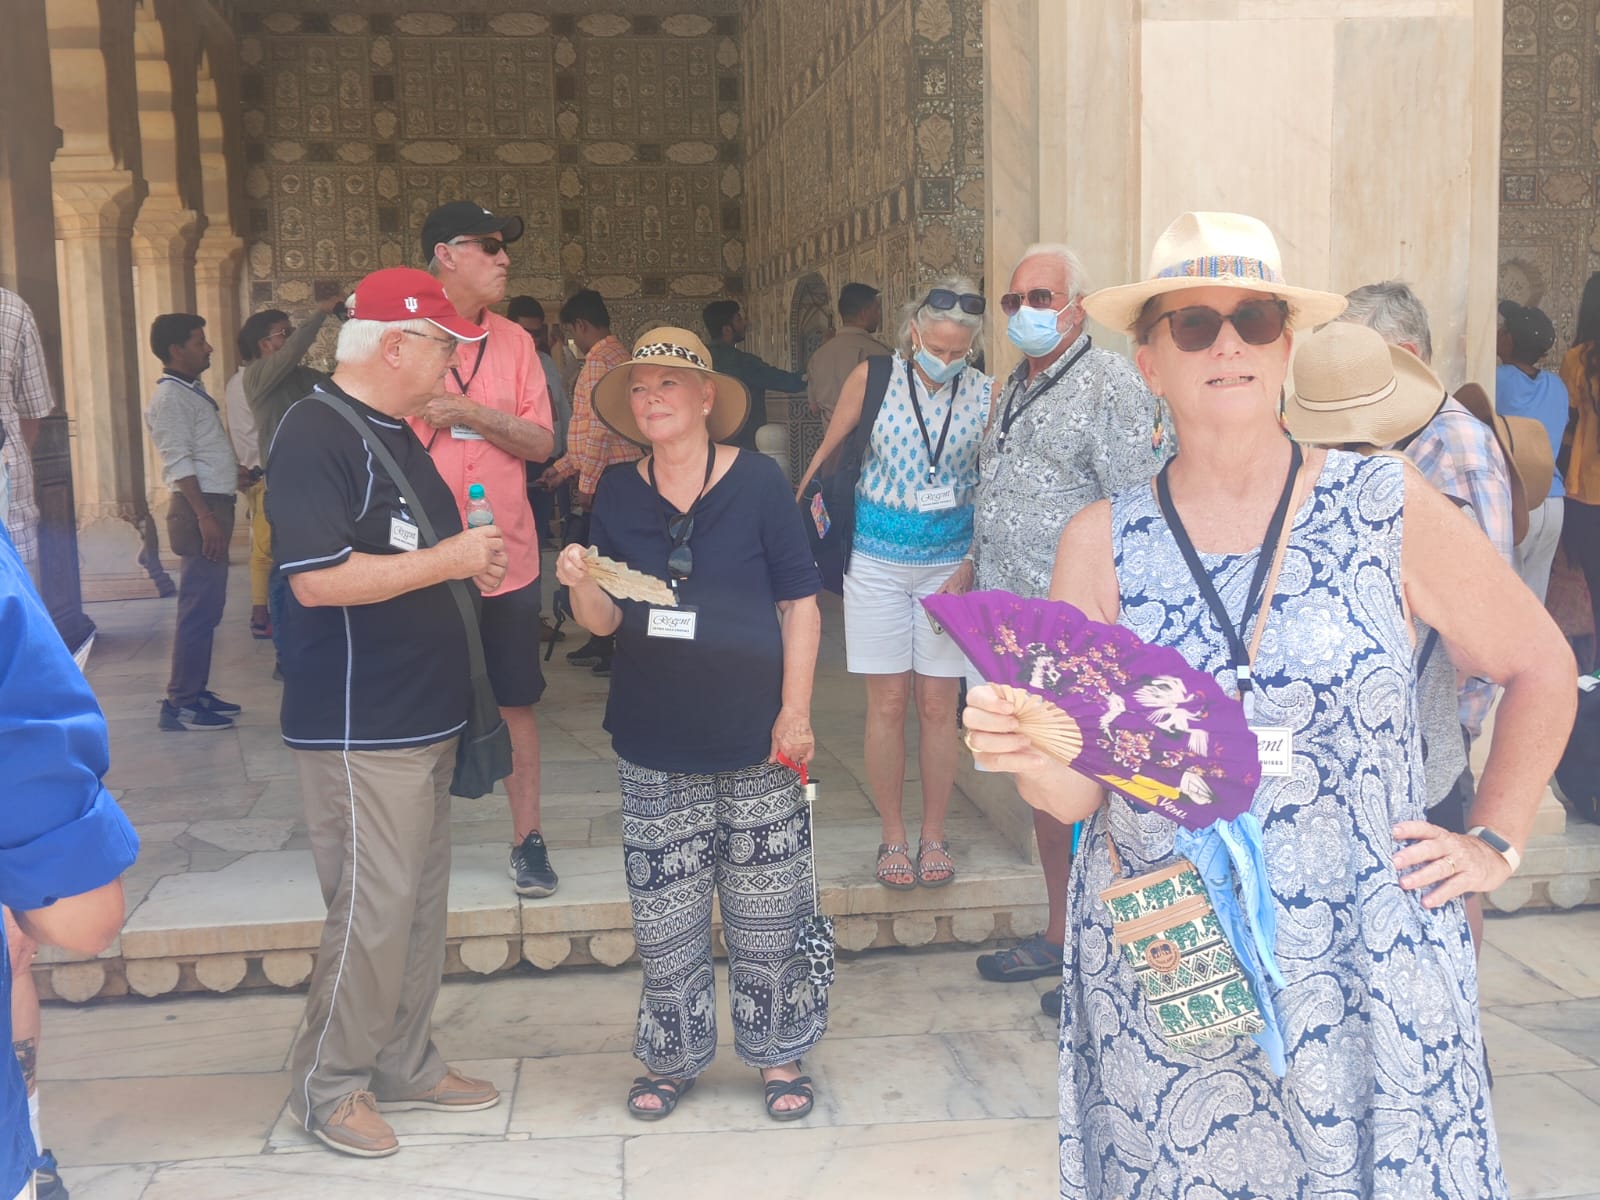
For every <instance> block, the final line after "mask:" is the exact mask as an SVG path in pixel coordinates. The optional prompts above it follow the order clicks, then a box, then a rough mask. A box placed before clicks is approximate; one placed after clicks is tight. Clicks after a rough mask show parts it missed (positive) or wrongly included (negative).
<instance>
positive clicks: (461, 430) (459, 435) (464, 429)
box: [450, 425, 484, 442]
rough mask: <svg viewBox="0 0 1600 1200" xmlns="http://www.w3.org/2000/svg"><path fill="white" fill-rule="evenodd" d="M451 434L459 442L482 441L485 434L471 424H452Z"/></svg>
mask: <svg viewBox="0 0 1600 1200" xmlns="http://www.w3.org/2000/svg"><path fill="white" fill-rule="evenodd" d="M450 436H451V437H453V438H455V440H456V441H458V442H481V441H483V440H484V439H483V434H481V433H479V432H478V431H477V430H476V429H474V428H473V427H472V426H471V425H452V426H450Z"/></svg>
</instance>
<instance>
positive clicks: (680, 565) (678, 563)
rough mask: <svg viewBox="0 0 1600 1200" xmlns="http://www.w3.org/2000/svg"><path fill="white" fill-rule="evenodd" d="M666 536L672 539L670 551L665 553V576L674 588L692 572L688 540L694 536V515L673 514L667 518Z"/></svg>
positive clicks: (692, 554) (692, 563)
mask: <svg viewBox="0 0 1600 1200" xmlns="http://www.w3.org/2000/svg"><path fill="white" fill-rule="evenodd" d="M667 536H668V537H669V538H671V539H672V549H671V550H669V551H667V574H668V575H670V576H672V585H673V586H674V587H676V586H677V585H678V584H680V583H682V582H683V581H684V580H686V579H688V578H689V576H690V574H691V573H692V572H693V571H694V551H692V550H690V549H689V539H690V538H691V537H693V536H694V513H692V512H686V513H673V514H672V516H670V517H668V518H667Z"/></svg>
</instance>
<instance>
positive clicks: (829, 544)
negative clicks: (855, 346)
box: [800, 354, 894, 595]
mask: <svg viewBox="0 0 1600 1200" xmlns="http://www.w3.org/2000/svg"><path fill="white" fill-rule="evenodd" d="M893 373H894V359H893V358H892V357H890V356H888V355H882V354H879V355H874V356H873V357H872V358H869V359H867V390H866V393H865V395H863V397H862V399H861V419H860V420H859V421H857V422H856V427H855V428H854V429H852V430H851V431H850V436H849V437H848V438H846V439H845V443H844V451H843V453H842V454H841V455H840V457H839V467H838V469H837V470H835V471H832V472H830V473H829V474H828V475H826V476H825V477H823V478H821V479H813V480H812V481H811V482H810V483H808V484H807V485H806V489H805V491H804V492H803V493H802V494H801V497H800V502H801V504H802V506H803V507H805V508H806V510H807V511H806V535H807V537H808V538H809V539H810V542H811V556H812V558H814V559H815V560H816V563H817V569H818V570H819V571H820V572H822V585H823V586H824V587H825V588H827V589H828V590H829V591H830V592H833V593H835V594H836V595H842V594H843V593H844V573H845V572H846V571H848V570H849V569H850V551H851V549H852V548H853V546H854V544H855V537H856V484H857V482H859V481H860V479H861V466H862V463H864V462H865V461H866V457H867V449H868V447H870V446H871V445H872V427H873V426H874V425H876V424H877V423H878V413H879V412H880V411H881V410H882V408H883V398H884V396H885V395H887V394H888V391H889V380H890V378H891V377H892V375H893Z"/></svg>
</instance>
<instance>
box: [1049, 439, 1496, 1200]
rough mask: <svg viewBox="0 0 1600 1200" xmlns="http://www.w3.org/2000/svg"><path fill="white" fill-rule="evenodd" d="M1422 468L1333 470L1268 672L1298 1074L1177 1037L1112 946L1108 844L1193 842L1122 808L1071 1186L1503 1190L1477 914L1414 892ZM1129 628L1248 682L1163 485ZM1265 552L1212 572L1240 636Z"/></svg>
mask: <svg viewBox="0 0 1600 1200" xmlns="http://www.w3.org/2000/svg"><path fill="white" fill-rule="evenodd" d="M1403 501H1404V482H1403V471H1402V464H1401V463H1399V462H1397V461H1395V460H1393V459H1389V458H1381V457H1380V458H1370V459H1363V458H1359V457H1356V456H1354V455H1350V454H1344V453H1338V452H1332V453H1330V454H1329V455H1328V458H1327V462H1326V465H1325V466H1324V468H1323V470H1322V475H1321V478H1320V479H1319V480H1318V482H1317V485H1316V488H1315V490H1314V491H1313V493H1312V494H1311V495H1310V496H1309V497H1308V498H1307V500H1306V501H1305V503H1304V504H1303V505H1302V507H1301V508H1300V510H1299V511H1298V513H1297V514H1296V516H1295V520H1294V523H1293V527H1292V534H1291V538H1290V542H1289V547H1288V551H1287V553H1286V555H1285V559H1284V564H1283V568H1282V572H1281V574H1280V576H1279V578H1278V583H1277V589H1276V593H1275V596H1274V599H1273V602H1272V614H1271V618H1270V620H1269V622H1268V625H1267V628H1266V631H1265V634H1264V636H1263V638H1262V642H1261V647H1260V651H1259V653H1258V655H1257V659H1256V664H1255V677H1256V683H1257V687H1258V689H1259V691H1258V694H1257V719H1258V720H1259V721H1260V722H1261V723H1262V724H1267V725H1283V726H1288V727H1290V728H1291V729H1293V730H1294V733H1295V737H1294V752H1295V759H1294V773H1293V775H1292V776H1290V777H1286V778H1281V779H1267V780H1265V781H1264V782H1263V783H1262V785H1261V788H1260V790H1259V791H1258V792H1257V793H1256V798H1255V802H1254V804H1253V806H1252V811H1253V812H1254V813H1255V815H1256V816H1257V817H1259V818H1260V820H1261V822H1262V824H1263V826H1264V831H1265V836H1264V845H1265V851H1266V854H1265V857H1266V863H1267V871H1268V875H1269V877H1270V881H1271V887H1272V893H1273V898H1274V900H1275V902H1276V908H1277V919H1278V939H1277V957H1278V964H1279V966H1280V967H1281V968H1282V970H1283V974H1284V976H1285V979H1286V981H1287V986H1286V987H1284V988H1283V989H1282V990H1281V991H1279V992H1277V994H1276V1001H1277V1009H1278V1014H1279V1017H1280V1020H1281V1022H1282V1025H1283V1033H1284V1041H1285V1043H1286V1045H1287V1048H1288V1074H1287V1075H1286V1076H1285V1077H1284V1078H1282V1079H1279V1078H1277V1077H1276V1076H1275V1075H1274V1074H1273V1073H1272V1071H1271V1070H1270V1068H1269V1067H1268V1065H1267V1060H1266V1057H1265V1056H1264V1055H1263V1053H1262V1052H1261V1051H1260V1049H1258V1048H1257V1046H1256V1044H1255V1042H1254V1041H1252V1040H1249V1039H1240V1040H1237V1041H1232V1040H1230V1041H1223V1042H1218V1043H1216V1044H1215V1046H1214V1048H1213V1047H1207V1048H1206V1049H1204V1050H1203V1051H1201V1052H1199V1053H1195V1054H1186V1053H1182V1052H1180V1051H1175V1050H1173V1049H1172V1048H1170V1047H1169V1046H1168V1045H1167V1044H1166V1043H1165V1042H1163V1041H1162V1040H1161V1037H1160V1035H1159V1033H1158V1032H1157V1030H1156V1027H1155V1024H1154V1022H1152V1021H1151V1019H1150V1016H1149V1014H1148V1012H1147V1010H1146V1007H1145V1004H1144V1001H1143V999H1142V998H1141V994H1140V992H1139V991H1138V986H1137V984H1136V983H1135V982H1134V977H1133V972H1132V970H1131V968H1130V967H1129V966H1128V965H1127V962H1126V960H1125V959H1124V958H1123V956H1122V954H1121V952H1120V951H1119V950H1118V949H1117V947H1116V945H1115V943H1114V942H1113V940H1112V936H1111V921H1110V917H1109V914H1108V913H1107V911H1106V907H1105V905H1104V904H1103V903H1102V902H1101V901H1100V899H1099V892H1100V891H1101V890H1102V889H1103V888H1105V887H1107V886H1108V885H1109V884H1110V882H1111V865H1110V860H1109V858H1108V855H1107V851H1106V836H1107V832H1108V827H1109V830H1110V831H1111V832H1113V833H1114V834H1115V837H1116V843H1117V848H1118V850H1119V851H1120V852H1121V854H1122V857H1123V859H1124V862H1125V870H1127V871H1129V872H1141V871H1145V870H1149V869H1152V868H1154V867H1156V866H1159V865H1162V864H1164V863H1167V862H1169V861H1170V860H1171V858H1172V854H1173V826H1171V825H1170V824H1169V823H1168V822H1167V821H1165V820H1164V819H1163V818H1161V817H1158V816H1154V815H1151V814H1149V813H1147V812H1135V811H1134V810H1133V808H1132V807H1130V806H1129V804H1128V803H1126V802H1125V801H1123V800H1121V799H1119V798H1114V799H1112V800H1111V801H1110V803H1109V804H1108V805H1107V806H1106V807H1105V808H1102V809H1101V810H1100V811H1099V812H1097V813H1096V814H1095V816H1094V817H1093V819H1092V820H1091V821H1090V823H1089V824H1088V826H1087V828H1086V831H1085V838H1084V845H1083V847H1082V850H1081V853H1080V855H1079V857H1078V859H1077V861H1076V862H1075V864H1074V869H1073V873H1072V882H1071V889H1070V900H1069V905H1070V907H1069V911H1068V925H1067V941H1066V967H1065V980H1066V1000H1067V1003H1066V1004H1065V1006H1064V1012H1063V1016H1062V1044H1061V1195H1062V1196H1063V1197H1074V1198H1076V1197H1108V1198H1109V1197H1116V1198H1118V1200H1157V1198H1158V1197H1159V1198H1160V1200H1173V1198H1178V1200H1223V1198H1224V1197H1226V1198H1230V1200H1231V1198H1234V1197H1239V1198H1243V1197H1251V1198H1252V1200H1253V1198H1256V1197H1303V1198H1308V1200H1309V1198H1316V1200H1332V1198H1335V1197H1337V1198H1339V1200H1369V1198H1373V1197H1379V1198H1384V1200H1402V1198H1403V1200H1424V1198H1426V1200H1435V1198H1440V1197H1442V1198H1445V1200H1458V1198H1459V1200H1483V1198H1484V1197H1490V1198H1503V1197H1505V1196H1506V1194H1507V1193H1506V1183H1505V1178H1504V1174H1503V1172H1502V1170H1501V1166H1500V1155H1499V1151H1498V1148H1497V1146H1496V1142H1495V1134H1494V1122H1493V1117H1492V1113H1491V1110H1490V1104H1489V1089H1488V1081H1487V1078H1486V1074H1485V1068H1484V1058H1483V1036H1482V1032H1481V1029H1480V1027H1479V1022H1478V980H1477V970H1476V966H1475V964H1474V960H1473V952H1472V943H1471V939H1470V937H1469V935H1468V931H1467V922H1466V917H1465V913H1464V910H1463V907H1462V905H1461V904H1460V902H1459V901H1458V902H1454V903H1451V904H1448V905H1446V906H1444V907H1443V908H1441V909H1439V910H1436V911H1429V910H1427V909H1424V908H1423V907H1422V904H1421V901H1420V899H1419V897H1418V895H1417V894H1415V893H1410V892H1405V891H1403V890H1401V888H1400V886H1399V882H1398V878H1397V875H1396V872H1395V869H1394V867H1393V866H1392V865H1391V862H1392V856H1393V854H1394V852H1395V849H1396V846H1395V842H1394V838H1393V836H1392V834H1391V828H1392V826H1393V825H1394V823H1395V822H1396V821H1400V820H1406V819H1412V818H1421V817H1422V814H1423V804H1424V790H1423V773H1422V761H1421V750H1420V742H1419V738H1418V733H1417V703H1416V689H1415V680H1414V679H1413V667H1412V660H1413V650H1412V644H1411V640H1410V632H1409V630H1408V628H1407V621H1406V617H1405V615H1404V614H1403V612H1402V610H1401V604H1400V538H1401V521H1402V507H1403ZM1112 539H1113V548H1114V552H1115V556H1116V567H1117V578H1118V582H1119V585H1120V589H1121V595H1122V615H1121V621H1122V624H1124V625H1126V626H1127V627H1128V628H1130V629H1132V630H1133V631H1134V632H1136V633H1137V634H1139V636H1140V637H1142V638H1144V639H1145V640H1146V641H1149V642H1153V643H1158V644H1162V645H1167V646H1172V647H1175V648H1176V649H1178V650H1179V651H1180V652H1181V653H1182V654H1183V656H1184V657H1185V658H1186V659H1188V660H1189V662H1190V663H1192V664H1193V665H1194V666H1196V667H1198V668H1201V669H1202V670H1206V671H1209V672H1211V673H1212V674H1213V675H1214V676H1215V677H1216V678H1217V680H1218V681H1219V682H1220V683H1221V684H1222V685H1223V687H1224V688H1226V689H1228V690H1229V692H1230V694H1231V693H1232V689H1233V687H1234V674H1233V669H1232V667H1231V665H1230V662H1229V656H1228V653H1227V643H1226V642H1225V640H1224V638H1223V636H1222V633H1221V632H1220V631H1219V630H1218V629H1217V626H1216V622H1215V620H1214V619H1213V618H1212V616H1211V614H1210V611H1209V610H1208V609H1207V607H1206V605H1205V602H1204V601H1203V600H1201V599H1200V598H1199V597H1198V596H1197V595H1196V589H1195V587H1194V585H1193V583H1192V581H1191V579H1190V576H1189V572H1188V569H1187V568H1186V567H1185V565H1184V562H1183V559H1182V557H1181V556H1180V554H1179V552H1178V548H1177V545H1176V543H1175V542H1174V541H1173V538H1172V534H1171V532H1170V531H1169V529H1168V527H1167V524H1166V522H1165V520H1164V519H1163V518H1162V516H1161V512H1160V509H1159V508H1158V506H1157V504H1156V502H1155V499H1154V497H1153V496H1152V495H1151V489H1150V488H1148V487H1140V488H1136V489H1134V490H1132V491H1129V492H1125V493H1123V494H1121V495H1119V496H1117V497H1116V498H1115V499H1114V500H1113V502H1112ZM1256 553H1258V552H1252V553H1250V554H1240V555H1203V556H1202V558H1203V559H1204V561H1205V566H1206V569H1207V570H1208V571H1209V572H1210V574H1211V578H1212V580H1213V581H1214V582H1215V584H1216V587H1217V590H1218V592H1219V593H1220V594H1221V596H1222V599H1223V601H1224V603H1225V604H1226V605H1227V606H1228V610H1229V612H1230V613H1231V614H1232V615H1233V616H1234V618H1235V619H1236V620H1237V619H1238V618H1239V615H1240V610H1241V609H1242V608H1243V606H1244V593H1245V591H1246V589H1247V588H1248V586H1249V579H1250V575H1251V571H1252V570H1253V568H1254V565H1255V561H1256Z"/></svg>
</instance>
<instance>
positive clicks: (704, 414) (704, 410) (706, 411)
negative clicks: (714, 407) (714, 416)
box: [700, 408, 711, 417]
mask: <svg viewBox="0 0 1600 1200" xmlns="http://www.w3.org/2000/svg"><path fill="white" fill-rule="evenodd" d="M700 415H701V416H702V417H709V416H710V415H711V410H710V409H709V408H702V409H701V410H700Z"/></svg>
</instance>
